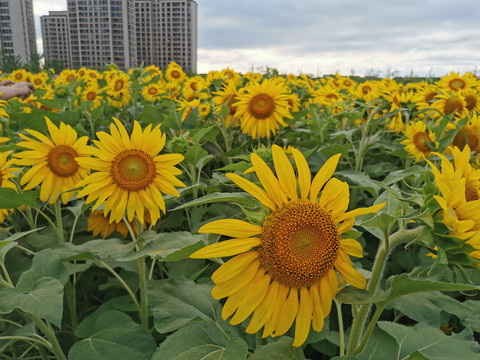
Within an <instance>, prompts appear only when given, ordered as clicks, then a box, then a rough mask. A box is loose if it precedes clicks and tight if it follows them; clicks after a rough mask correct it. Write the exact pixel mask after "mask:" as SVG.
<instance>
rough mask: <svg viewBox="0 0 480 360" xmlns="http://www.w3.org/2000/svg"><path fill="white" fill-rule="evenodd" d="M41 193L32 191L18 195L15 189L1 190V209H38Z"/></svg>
mask: <svg viewBox="0 0 480 360" xmlns="http://www.w3.org/2000/svg"><path fill="white" fill-rule="evenodd" d="M39 193H40V192H39V191H37V190H30V191H24V192H23V193H20V194H17V192H16V191H15V190H13V189H9V188H0V209H15V208H18V207H20V206H22V205H25V206H28V207H31V208H36V207H37V201H38V196H39Z"/></svg>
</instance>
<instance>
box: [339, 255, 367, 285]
mask: <svg viewBox="0 0 480 360" xmlns="http://www.w3.org/2000/svg"><path fill="white" fill-rule="evenodd" d="M335 269H337V271H338V272H339V273H340V275H341V276H342V278H343V280H344V281H345V282H348V283H349V284H351V285H352V286H355V287H356V288H359V289H365V286H366V284H367V279H365V276H363V275H362V274H360V273H359V272H358V271H357V270H356V269H355V268H354V267H353V265H352V261H351V260H350V258H349V257H348V255H346V254H344V253H343V252H342V251H339V252H338V256H337V260H336V261H335Z"/></svg>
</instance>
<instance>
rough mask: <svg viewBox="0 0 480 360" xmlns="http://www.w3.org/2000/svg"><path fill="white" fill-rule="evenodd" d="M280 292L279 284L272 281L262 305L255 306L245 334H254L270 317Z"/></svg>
mask: <svg viewBox="0 0 480 360" xmlns="http://www.w3.org/2000/svg"><path fill="white" fill-rule="evenodd" d="M279 292H280V283H279V282H278V281H273V282H272V283H271V284H270V286H269V287H268V291H267V294H266V295H265V297H264V298H263V300H262V303H261V304H260V305H259V306H257V308H256V309H255V311H254V312H253V315H252V319H251V320H250V323H249V324H248V326H247V328H246V329H245V332H246V333H247V334H255V333H256V332H258V331H259V330H260V329H261V327H262V326H263V325H264V324H265V323H266V322H267V320H269V319H270V317H271V316H272V313H273V310H274V309H275V305H276V303H277V302H278V296H279Z"/></svg>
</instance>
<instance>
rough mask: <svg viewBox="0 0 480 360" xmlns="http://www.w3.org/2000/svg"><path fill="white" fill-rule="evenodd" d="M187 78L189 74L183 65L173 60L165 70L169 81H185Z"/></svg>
mask: <svg viewBox="0 0 480 360" xmlns="http://www.w3.org/2000/svg"><path fill="white" fill-rule="evenodd" d="M186 78H187V74H185V72H184V71H183V70H182V67H181V66H180V65H178V64H176V63H174V62H171V63H170V64H169V65H168V67H167V70H165V79H166V80H167V81H169V82H175V83H183V82H184V81H185V79H186Z"/></svg>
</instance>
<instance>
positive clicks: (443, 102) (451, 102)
mask: <svg viewBox="0 0 480 360" xmlns="http://www.w3.org/2000/svg"><path fill="white" fill-rule="evenodd" d="M431 108H433V109H435V110H438V111H439V112H440V113H441V114H443V115H446V116H448V115H452V116H453V119H455V120H459V119H462V118H464V117H465V116H467V115H468V109H467V102H466V101H465V98H464V97H463V96H462V95H461V94H459V93H452V94H440V95H437V96H436V97H435V101H434V102H433V103H432V105H431ZM430 115H431V117H432V118H436V119H441V118H442V116H441V115H440V114H439V113H438V112H437V111H434V112H432V113H431V114H430Z"/></svg>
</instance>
